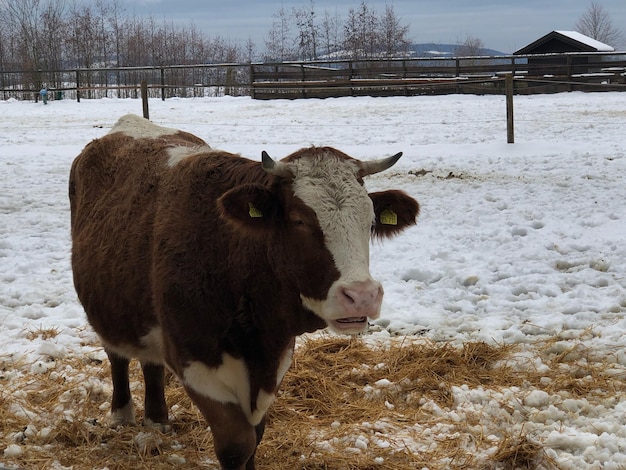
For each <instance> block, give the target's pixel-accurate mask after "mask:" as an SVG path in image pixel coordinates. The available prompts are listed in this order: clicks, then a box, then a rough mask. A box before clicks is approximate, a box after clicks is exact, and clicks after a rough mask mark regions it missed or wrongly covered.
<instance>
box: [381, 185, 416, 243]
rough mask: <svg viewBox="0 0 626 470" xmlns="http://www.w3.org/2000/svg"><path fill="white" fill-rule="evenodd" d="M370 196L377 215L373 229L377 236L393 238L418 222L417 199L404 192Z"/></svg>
mask: <svg viewBox="0 0 626 470" xmlns="http://www.w3.org/2000/svg"><path fill="white" fill-rule="evenodd" d="M369 196H370V198H371V199H372V202H373V204H374V212H375V214H376V221H375V222H374V227H373V234H374V235H375V236H377V237H379V238H383V237H393V236H394V235H396V234H397V233H399V232H401V231H402V230H404V229H405V228H407V227H409V226H411V225H415V223H416V222H417V220H416V219H417V216H418V215H419V212H420V206H419V204H418V202H417V201H416V200H415V199H413V198H412V197H411V196H409V195H408V194H406V193H404V192H403V191H397V190H389V191H381V192H377V193H370V194H369Z"/></svg>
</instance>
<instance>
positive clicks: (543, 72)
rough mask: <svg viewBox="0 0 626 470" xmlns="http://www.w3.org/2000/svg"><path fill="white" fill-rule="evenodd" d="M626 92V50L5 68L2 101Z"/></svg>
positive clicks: (0, 75) (0, 89)
mask: <svg viewBox="0 0 626 470" xmlns="http://www.w3.org/2000/svg"><path fill="white" fill-rule="evenodd" d="M511 74H512V75H513V76H514V77H515V93H516V94H523V93H551V92H558V91H573V90H584V91H609V90H611V91H613V90H619V91H625V90H626V52H616V53H594V54H590V53H570V54H545V55H525V56H513V55H512V56H497V57H442V58H410V59H409V58H406V59H379V60H359V61H352V60H333V61H317V62H290V63H255V64H200V65H181V66H163V67H115V68H110V67H107V68H88V69H73V70H52V71H0V99H4V100H7V99H9V98H15V99H22V100H36V99H37V97H38V93H39V90H40V89H41V88H42V87H43V86H46V87H47V88H48V92H49V97H50V98H51V99H75V100H78V101H80V100H81V99H89V98H114V97H116V98H129V97H130V98H139V97H140V84H141V82H142V81H144V80H145V81H146V83H147V89H148V95H149V97H150V98H161V99H166V98H171V97H201V96H223V95H234V96H242V95H244V96H247V95H249V96H252V97H253V98H256V99H276V98H289V99H292V98H309V97H315V98H326V97H336V96H360V95H368V96H396V95H404V96H412V95H423V94H448V93H474V94H487V93H501V94H504V88H505V87H504V77H505V76H507V75H511Z"/></svg>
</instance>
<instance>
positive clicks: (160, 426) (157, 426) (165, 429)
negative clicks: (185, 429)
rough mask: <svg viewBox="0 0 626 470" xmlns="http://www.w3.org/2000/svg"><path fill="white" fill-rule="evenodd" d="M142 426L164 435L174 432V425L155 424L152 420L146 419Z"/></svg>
mask: <svg viewBox="0 0 626 470" xmlns="http://www.w3.org/2000/svg"><path fill="white" fill-rule="evenodd" d="M142 424H143V425H144V426H145V427H147V428H151V429H156V430H157V431H159V432H162V433H168V432H170V431H171V430H172V425H171V424H170V423H155V422H154V421H152V420H151V419H150V418H145V419H144V420H143V423H142Z"/></svg>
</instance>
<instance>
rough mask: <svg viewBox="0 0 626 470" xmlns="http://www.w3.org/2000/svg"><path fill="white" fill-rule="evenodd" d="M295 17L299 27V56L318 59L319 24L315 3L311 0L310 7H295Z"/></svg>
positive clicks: (306, 58)
mask: <svg viewBox="0 0 626 470" xmlns="http://www.w3.org/2000/svg"><path fill="white" fill-rule="evenodd" d="M293 18H294V20H295V24H296V26H297V27H298V38H297V40H296V42H297V47H298V58H299V59H303V60H317V47H318V41H319V35H320V34H319V30H320V28H319V25H318V24H317V23H316V19H317V14H316V13H315V3H314V2H313V0H310V3H309V6H308V7H304V6H303V7H300V8H294V9H293Z"/></svg>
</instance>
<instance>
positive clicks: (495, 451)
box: [0, 334, 626, 470]
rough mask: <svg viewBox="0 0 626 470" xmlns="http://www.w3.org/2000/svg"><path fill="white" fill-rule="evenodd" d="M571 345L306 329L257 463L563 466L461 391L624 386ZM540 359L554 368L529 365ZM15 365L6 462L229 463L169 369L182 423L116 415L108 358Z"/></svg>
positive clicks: (0, 431)
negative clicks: (458, 393)
mask: <svg viewBox="0 0 626 470" xmlns="http://www.w3.org/2000/svg"><path fill="white" fill-rule="evenodd" d="M35 337H42V335H41V334H38V335H36V336H35ZM574 343H575V344H573V346H572V347H573V348H575V350H567V349H566V348H565V349H564V348H563V347H556V346H555V345H556V343H552V344H548V343H538V344H536V345H533V346H525V347H526V348H528V349H527V350H526V351H525V354H524V355H520V356H518V353H519V348H520V347H521V346H511V345H489V344H486V343H481V342H470V343H465V344H463V345H462V346H461V347H457V346H454V345H453V344H451V343H435V342H432V341H429V340H427V339H424V338H412V337H405V338H396V339H393V340H390V341H387V342H382V343H380V344H377V343H375V342H374V341H373V340H371V339H368V338H367V337H366V338H365V339H359V338H343V337H334V336H312V337H308V338H304V339H301V340H299V341H298V346H297V351H296V355H295V358H294V363H293V365H292V368H291V370H290V371H289V372H288V373H287V375H286V376H285V379H284V381H283V384H282V386H281V389H280V392H279V393H278V396H277V399H276V401H275V403H274V405H273V407H272V408H271V409H270V411H269V413H268V424H267V428H266V433H265V437H264V439H263V441H262V442H261V445H260V446H259V449H258V451H257V459H256V460H257V468H259V469H260V470H270V469H289V470H292V469H302V470H322V469H324V470H374V469H376V470H378V469H381V468H385V469H389V470H409V469H416V468H424V467H427V468H429V469H433V470H437V469H448V468H449V469H471V468H476V469H486V468H498V469H505V470H506V469H514V468H521V469H531V468H556V467H555V464H554V462H553V461H552V460H550V459H549V458H547V454H546V452H545V449H544V448H543V447H542V444H541V442H540V441H538V440H536V439H531V438H530V437H529V436H527V435H524V434H523V433H521V434H520V432H519V429H520V427H519V426H517V428H516V427H514V426H511V425H510V423H497V422H490V421H489V419H490V417H489V416H486V415H485V414H484V413H483V412H481V410H480V409H479V408H476V410H475V411H471V410H470V411H467V412H466V413H465V414H464V418H463V420H459V418H458V406H457V405H458V404H455V398H454V397H455V394H454V390H455V387H465V388H467V389H469V390H474V389H476V390H481V391H484V393H487V394H491V395H493V396H497V395H498V393H499V392H501V391H502V390H505V389H507V390H509V389H511V388H512V387H517V389H519V390H520V393H521V394H523V393H529V392H530V391H533V390H544V391H546V392H547V393H549V394H551V395H552V394H557V393H565V394H569V395H570V396H573V397H576V396H582V395H584V396H585V398H586V399H587V400H588V401H589V402H590V404H593V403H595V402H598V403H600V402H602V400H605V399H607V398H608V399H610V397H611V396H612V394H620V393H624V392H626V384H625V383H624V381H623V380H622V378H621V377H619V376H616V375H615V373H607V369H606V366H605V365H603V364H602V363H601V362H598V361H593V360H592V356H593V355H590V354H589V353H588V351H585V350H584V345H583V343H581V342H574ZM574 352H575V354H574ZM536 358H540V359H541V362H542V363H543V364H545V365H547V366H548V368H547V370H541V371H537V370H535V369H533V368H532V367H526V368H524V367H519V364H520V363H521V362H523V361H524V360H527V361H529V362H532V361H533V360H534V359H536ZM8 367H9V364H8V363H7V364H5V373H4V374H3V375H0V377H1V378H0V386H1V388H0V442H1V443H2V449H5V448H7V447H8V446H9V445H11V444H17V445H18V446H19V448H20V449H21V453H17V454H16V453H9V455H5V456H4V457H3V458H2V456H1V454H0V459H2V460H1V462H2V463H3V464H4V465H10V466H15V467H17V468H22V469H42V470H43V469H51V468H58V469H61V468H72V469H73V470H80V469H92V468H105V467H107V468H110V469H120V470H124V469H133V470H138V469H170V468H172V467H182V468H205V469H215V468H218V466H217V463H216V460H215V456H214V454H213V448H212V439H211V435H210V432H209V431H208V430H207V425H206V423H205V421H204V419H203V418H202V416H201V415H200V413H199V412H198V410H197V409H196V408H195V407H194V405H193V404H192V402H191V400H190V399H189V398H188V396H187V395H186V393H185V391H184V389H183V387H181V386H180V384H179V383H178V382H177V381H176V380H175V379H174V378H173V377H171V376H169V377H168V384H167V389H166V397H167V401H168V405H169V406H170V410H171V412H170V417H171V419H172V423H171V424H172V430H171V431H170V432H168V433H161V432H160V431H159V430H157V429H154V428H144V427H141V426H126V427H111V426H110V424H109V423H108V421H107V418H106V416H107V413H108V410H109V401H110V396H111V385H110V379H109V371H108V363H106V362H104V363H101V362H100V361H96V360H89V359H88V358H84V357H78V356H67V357H64V358H62V359H57V360H56V363H54V364H52V365H51V367H49V368H48V370H47V372H43V373H38V374H34V373H31V372H30V367H29V365H28V364H11V365H10V367H13V369H12V370H11V371H9V370H8ZM577 370H578V371H580V373H574V374H573V373H572V371H577ZM590 378H591V379H590ZM131 388H132V389H133V396H134V401H135V405H136V408H137V414H138V421H140V420H141V412H142V404H141V401H142V399H143V382H142V378H141V371H140V368H139V367H138V365H137V364H135V363H133V364H132V367H131ZM520 400H521V398H520ZM501 407H502V409H503V410H504V411H506V412H507V413H508V414H507V416H511V418H510V419H511V420H514V419H517V420H522V421H521V426H522V427H521V428H522V429H523V420H524V419H526V417H525V415H524V413H521V414H520V413H518V414H517V415H516V414H515V410H514V408H515V407H514V406H513V405H511V404H510V403H506V402H502V403H501ZM509 408H511V409H509ZM514 416H516V417H515V418H514ZM518 424H519V422H518ZM514 429H517V431H515V430H514ZM513 433H515V434H513Z"/></svg>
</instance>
